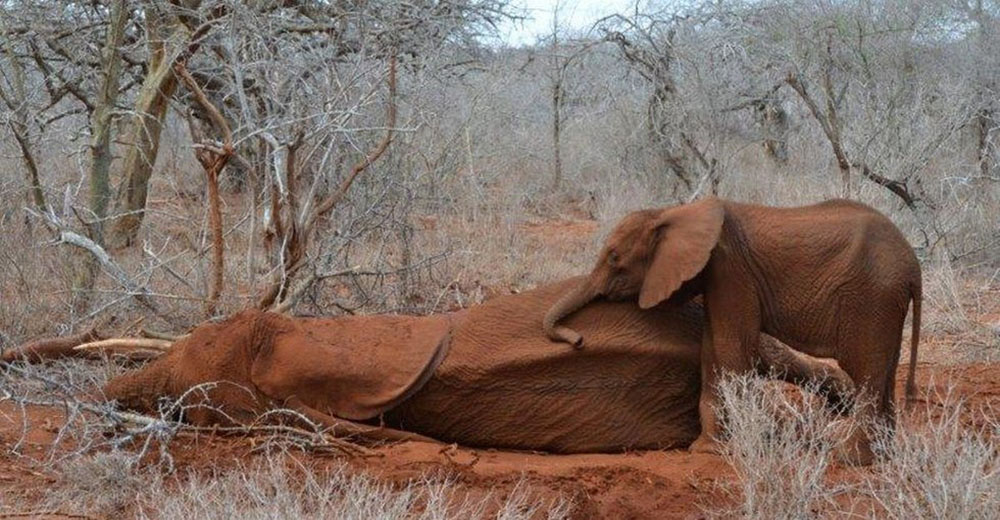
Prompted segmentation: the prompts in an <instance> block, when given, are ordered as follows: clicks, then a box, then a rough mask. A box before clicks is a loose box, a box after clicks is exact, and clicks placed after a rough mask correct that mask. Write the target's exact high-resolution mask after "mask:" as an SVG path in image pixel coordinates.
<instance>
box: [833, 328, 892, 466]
mask: <svg viewBox="0 0 1000 520" xmlns="http://www.w3.org/2000/svg"><path fill="white" fill-rule="evenodd" d="M900 331H901V327H899V328H898V329H897V332H895V333H890V332H889V331H887V330H886V328H885V326H884V325H882V326H880V327H877V326H867V327H855V328H853V333H854V334H853V336H852V337H849V339H848V341H849V342H850V343H851V345H844V346H842V347H841V349H840V352H841V353H842V355H841V356H839V359H838V361H839V363H840V366H841V368H843V369H844V371H845V372H847V374H848V375H849V376H850V377H851V379H852V380H853V381H854V385H855V387H856V388H857V392H856V397H855V412H854V417H855V418H856V422H857V429H856V430H855V432H854V433H853V435H852V436H851V438H850V439H849V440H848V441H847V442H846V443H845V444H844V446H843V449H842V450H841V455H842V458H843V459H845V460H846V461H847V462H849V463H852V464H858V465H865V464H870V463H872V462H873V461H874V456H875V454H874V452H873V451H872V446H871V444H872V442H871V441H872V438H873V435H874V434H875V433H876V432H877V431H879V430H880V429H889V430H890V431H891V430H892V428H894V427H895V422H896V411H895V377H896V367H897V366H898V365H899V351H900V341H901V339H902V338H901V337H900V335H901V332H900Z"/></svg>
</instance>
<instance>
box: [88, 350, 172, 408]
mask: <svg viewBox="0 0 1000 520" xmlns="http://www.w3.org/2000/svg"><path fill="white" fill-rule="evenodd" d="M173 362H174V360H173V359H172V357H171V356H170V355H169V354H168V355H165V356H163V357H161V358H160V359H157V360H155V361H153V362H151V363H149V364H148V365H146V366H144V367H142V368H139V369H136V370H132V371H131V372H126V373H124V374H122V375H120V376H118V377H116V378H114V379H112V380H111V381H109V382H108V383H107V384H106V385H104V390H103V393H104V398H106V399H107V400H109V401H118V404H120V405H121V406H123V407H124V408H127V409H131V410H140V411H146V412H148V411H155V410H156V402H157V400H158V398H159V397H160V396H162V395H165V392H166V390H167V385H168V384H169V382H170V375H171V368H172V366H173Z"/></svg>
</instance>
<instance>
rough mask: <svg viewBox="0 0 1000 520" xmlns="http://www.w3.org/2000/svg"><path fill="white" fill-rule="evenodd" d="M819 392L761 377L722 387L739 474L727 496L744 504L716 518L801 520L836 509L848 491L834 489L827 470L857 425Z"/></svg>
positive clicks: (729, 450)
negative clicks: (838, 499) (836, 502)
mask: <svg viewBox="0 0 1000 520" xmlns="http://www.w3.org/2000/svg"><path fill="white" fill-rule="evenodd" d="M783 390H784V391H783ZM815 390H817V389H810V388H799V387H785V386H783V385H780V384H777V383H773V382H771V381H769V380H767V379H764V378H762V377H759V376H756V375H737V376H727V377H725V378H723V379H722V380H721V381H720V382H719V398H720V406H719V408H720V413H721V416H722V417H723V424H724V428H725V430H726V432H727V437H726V440H725V443H726V444H725V452H724V454H723V457H724V458H725V459H726V461H727V462H728V463H729V464H730V466H732V468H733V470H734V471H735V473H736V478H735V482H733V483H732V484H729V485H726V486H724V491H726V493H727V494H728V495H729V497H730V499H731V501H732V502H733V503H734V504H736V505H733V506H732V507H730V508H728V509H726V508H724V509H721V510H718V509H716V510H712V511H711V512H712V513H713V514H714V515H717V516H719V517H734V516H737V517H741V518H761V519H763V518H769V519H775V520H777V519H800V518H810V517H812V516H814V515H815V513H816V512H817V511H822V510H826V509H828V508H829V507H830V506H831V501H832V499H833V497H835V496H836V495H837V494H838V493H840V492H841V490H840V489H838V487H837V486H834V487H832V488H831V487H830V486H828V485H827V484H826V474H827V470H828V469H829V468H830V466H831V464H832V463H833V461H834V450H835V448H836V447H837V445H838V443H839V442H841V441H842V440H843V439H846V438H847V436H848V435H849V434H850V430H851V425H852V424H853V421H849V420H845V419H842V418H841V417H839V416H838V414H837V413H836V412H835V411H833V410H828V409H826V408H824V405H823V401H822V400H821V399H818V398H817V397H816V396H815V395H813V394H814V393H815Z"/></svg>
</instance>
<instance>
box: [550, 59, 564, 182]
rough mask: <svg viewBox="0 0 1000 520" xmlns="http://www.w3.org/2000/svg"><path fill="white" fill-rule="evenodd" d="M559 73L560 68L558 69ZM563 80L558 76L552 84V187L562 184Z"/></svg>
mask: <svg viewBox="0 0 1000 520" xmlns="http://www.w3.org/2000/svg"><path fill="white" fill-rule="evenodd" d="M556 73H557V74H558V70H557V71H556ZM562 103H563V91H562V80H561V79H560V78H558V77H557V78H556V80H555V83H554V84H553V85H552V155H553V158H552V189H553V190H558V189H559V187H560V185H561V184H562Z"/></svg>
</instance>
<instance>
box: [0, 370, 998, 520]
mask: <svg viewBox="0 0 1000 520" xmlns="http://www.w3.org/2000/svg"><path fill="white" fill-rule="evenodd" d="M905 372H906V367H905V366H904V367H901V368H900V370H899V372H898V374H899V375H898V377H897V384H898V385H899V389H900V390H901V389H902V385H903V383H904V379H905ZM917 375H918V382H919V387H920V389H921V391H920V398H921V401H922V402H921V403H919V404H925V405H926V406H917V407H915V408H916V409H917V410H918V411H920V413H923V412H922V411H923V410H929V411H930V413H931V414H934V413H935V411H936V410H938V409H939V408H940V406H941V404H940V401H939V399H940V397H939V396H941V395H943V390H944V389H945V388H947V387H949V386H950V387H951V388H952V389H953V392H954V393H955V394H957V395H959V396H961V397H962V398H963V399H965V400H967V403H968V404H969V405H971V406H968V407H967V408H968V409H969V410H970V411H969V412H968V413H967V414H966V415H965V416H963V422H965V423H966V424H967V425H968V426H970V427H972V426H976V425H978V424H980V423H981V422H982V421H983V417H982V416H980V415H977V413H978V412H975V410H980V409H984V408H986V407H989V406H993V407H994V409H1000V408H997V407H1000V364H972V365H961V366H939V365H937V366H935V365H921V366H919V368H918V370H917ZM941 411H943V409H941ZM25 412H26V418H27V421H25V420H24V419H25V414H23V413H22V411H21V410H20V409H19V408H17V407H14V406H12V404H11V403H10V402H4V403H0V443H2V444H3V445H4V446H5V447H8V448H10V447H11V446H13V445H14V444H15V443H17V442H18V440H19V439H21V437H22V432H23V433H25V434H26V435H25V436H24V441H23V442H22V444H21V447H20V448H21V449H20V453H22V454H23V455H24V456H22V457H17V456H12V455H9V454H7V451H8V450H4V455H2V456H0V489H2V490H3V493H2V494H3V495H4V496H5V497H15V496H21V497H24V498H25V499H27V500H28V501H29V502H30V501H32V500H36V499H40V498H41V497H42V496H43V494H44V493H45V491H44V490H45V489H46V488H47V487H48V486H49V485H51V483H53V482H56V481H57V479H58V475H56V474H54V473H53V474H50V473H46V472H43V471H39V470H38V469H37V468H38V467H39V466H38V465H37V464H36V462H35V461H37V460H40V459H42V458H44V457H45V456H46V455H47V454H48V453H49V448H50V446H51V443H52V442H53V440H54V439H55V436H56V432H57V431H58V427H59V426H60V425H61V424H62V423H63V421H64V415H63V412H62V410H59V409H53V408H31V407H29V408H28V409H26V410H25ZM25 426H27V429H24V428H25ZM259 446H260V439H257V438H253V437H248V436H232V437H222V436H214V435H208V434H200V435H182V436H181V437H180V438H177V439H175V440H174V441H173V442H172V444H171V447H170V451H171V453H172V455H173V457H174V461H175V464H176V467H177V469H178V470H181V471H179V472H178V475H184V474H186V472H187V471H195V472H208V471H211V470H213V469H219V468H220V466H221V468H222V469H225V468H226V467H233V466H236V465H237V464H243V465H250V464H251V463H252V462H253V461H254V460H255V458H258V457H260V455H259V454H258V452H257V448H259ZM345 460H346V461H347V463H348V464H349V467H350V468H352V470H354V471H357V472H364V473H368V474H372V475H374V476H376V477H377V478H379V479H382V480H385V481H387V482H396V483H404V482H406V481H408V480H410V479H414V478H418V477H420V476H423V475H428V474H429V475H436V476H444V477H448V478H450V479H451V480H453V481H454V482H455V483H456V485H458V486H459V488H460V489H461V490H462V491H463V492H465V493H468V494H469V495H471V496H482V495H484V494H485V493H487V492H493V493H495V494H499V496H503V495H504V494H505V493H509V492H510V491H511V490H512V489H513V488H514V486H515V485H516V484H517V483H518V482H519V481H521V480H525V481H526V483H527V484H528V485H529V486H530V487H531V488H532V489H533V492H534V493H535V496H537V497H538V498H554V497H558V496H561V497H563V498H566V499H569V500H571V501H572V502H573V509H572V511H573V515H572V516H573V517H574V518H596V517H601V518H698V517H700V516H701V512H700V511H701V509H700V507H699V504H715V505H718V501H719V500H720V499H721V497H720V495H719V493H718V491H717V488H716V486H715V484H716V483H718V482H721V481H724V480H725V479H727V478H729V477H730V476H731V474H730V472H729V470H728V468H727V466H726V464H725V463H724V462H723V461H722V460H721V458H719V457H717V456H713V455H703V454H690V453H688V452H687V451H684V450H666V451H646V452H635V453H623V454H617V455H607V454H605V455H548V454H541V453H527V452H508V451H494V450H473V449H466V448H461V447H446V448H444V449H442V447H441V446H440V445H435V444H428V443H422V442H403V443H399V444H393V445H388V446H383V447H379V448H376V449H375V455H374V456H365V457H354V458H344V457H320V456H316V455H311V454H308V453H297V454H294V455H292V459H290V460H289V464H304V465H305V466H307V467H310V468H317V469H321V468H323V467H325V466H334V465H339V464H341V463H343V462H344V461H345ZM178 478H182V477H178Z"/></svg>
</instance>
